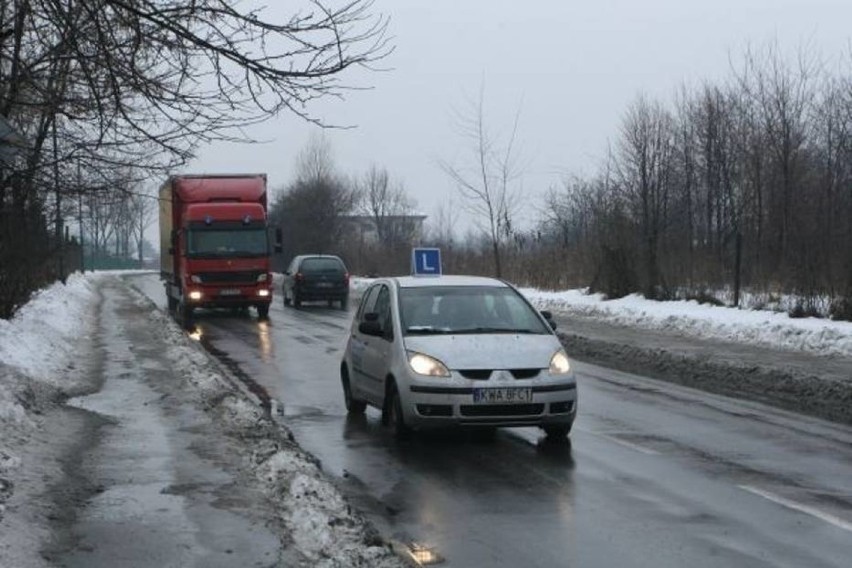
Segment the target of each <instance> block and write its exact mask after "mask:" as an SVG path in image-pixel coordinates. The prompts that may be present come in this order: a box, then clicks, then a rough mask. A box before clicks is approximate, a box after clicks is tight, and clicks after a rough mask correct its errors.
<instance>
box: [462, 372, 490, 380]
mask: <svg viewBox="0 0 852 568" xmlns="http://www.w3.org/2000/svg"><path fill="white" fill-rule="evenodd" d="M459 373H460V374H461V376H462V377H464V378H466V379H471V380H474V381H486V380H488V378H489V377H491V369H463V370H460V371H459Z"/></svg>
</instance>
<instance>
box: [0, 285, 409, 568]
mask: <svg viewBox="0 0 852 568" xmlns="http://www.w3.org/2000/svg"><path fill="white" fill-rule="evenodd" d="M114 274H115V273H102V272H99V273H96V274H86V275H84V276H83V275H79V274H76V275H74V276H72V277H71V278H69V280H68V283H67V284H66V285H62V284H59V283H57V284H54V285H52V286H50V287H48V288H46V289H44V290H42V291H40V292H39V293H37V294H36V295H35V296H34V297H33V299H32V300H31V301H30V302H29V303H28V304H27V305H25V306H23V307H22V308H21V309H20V310H19V312H18V313H17V314H16V316H15V317H14V318H12V319H11V320H8V321H6V320H0V522H3V514H4V503H5V502H6V501H7V500H8V499H9V497H10V496H11V494H12V491H13V488H14V485H13V483H12V479H14V477H15V475H14V473H15V470H16V469H18V468H20V466H21V462H22V460H25V459H28V457H27V456H25V455H20V456H18V455H15V454H14V453H13V452H12V451H10V450H9V447H8V446H6V444H4V441H7V440H12V439H13V438H14V439H16V440H17V446H18V448H19V450H20V449H21V448H23V447H25V446H26V444H25V440H26V439H27V437H28V435H29V433H30V432H31V431H32V430H33V429H34V428H37V427H38V421H37V418H36V417H35V415H34V412H38V411H39V409H38V403H37V401H35V399H38V398H39V397H43V398H44V400H45V401H48V400H49V401H53V400H55V395H56V394H64V395H69V394H77V392H75V391H78V390H79V389H80V388H82V387H84V386H86V385H85V384H84V378H85V373H81V372H75V371H79V370H80V369H77V367H78V366H80V365H79V362H77V361H76V359H77V356H78V355H79V339H80V338H81V337H91V336H92V334H93V333H94V332H95V331H96V330H95V326H96V325H97V321H98V320H97V310H96V309H95V305H96V304H97V302H98V299H99V294H98V285H99V282H98V280H99V279H102V278H109V277H114ZM131 292H132V293H133V295H134V298H135V300H134V301H135V302H136V303H138V304H139V305H140V306H143V307H146V308H151V311H150V315H149V317H150V318H151V319H152V320H153V321H154V322H155V323H157V324H158V325H157V327H158V329H159V330H160V333H162V335H163V339H164V340H165V342H166V344H167V345H168V346H169V347H168V351H167V357H168V358H169V359H170V360H171V361H172V362H173V364H174V368H175V369H176V370H178V371H179V374H181V375H182V376H184V377H186V380H187V384H188V385H189V386H191V388H192V389H193V390H194V391H195V392H196V393H197V395H198V397H199V399H200V402H201V404H202V405H203V407H204V408H206V409H207V410H208V411H210V412H211V413H212V414H213V416H214V418H215V419H216V420H217V421H218V422H219V423H220V424H223V426H224V429H225V431H226V432H227V433H228V435H234V436H237V437H238V438H239V439H240V440H241V442H242V447H244V451H245V456H244V461H245V464H246V468H247V471H249V472H251V475H252V477H254V478H255V479H256V480H257V482H258V484H259V486H260V487H261V489H262V490H263V491H264V493H265V494H266V495H267V496H268V498H269V499H270V500H271V501H272V502H273V503H274V504H275V509H276V510H277V511H278V512H279V513H278V514H279V517H280V520H281V522H282V524H283V526H284V527H285V528H286V529H287V532H288V533H289V534H288V535H287V538H288V540H289V541H290V542H292V543H294V545H295V546H294V548H296V549H297V550H298V552H299V553H300V554H301V555H302V556H303V557H304V558H305V559H306V562H307V564H306V565H310V566H325V567H329V568H331V567H344V566H346V567H348V566H363V567H367V566H371V567H372V566H376V567H379V568H390V567H394V568H396V567H401V566H405V564H404V563H403V562H402V561H401V560H400V559H399V557H397V556H396V555H395V554H394V553H393V551H392V550H391V548H390V547H389V546H388V545H387V544H385V543H383V542H382V541H381V539H380V538H378V536H377V535H376V534H375V532H374V531H373V530H372V529H371V528H370V526H369V524H368V523H367V522H366V521H365V520H364V519H363V518H362V517H361V516H360V515H359V514H358V513H357V512H356V511H353V510H352V509H351V508H350V507H349V505H348V504H347V503H346V501H345V499H344V498H343V497H342V495H341V494H340V492H339V491H338V490H337V488H336V487H335V486H334V485H333V484H332V483H331V482H330V481H329V480H327V479H326V477H325V475H324V474H323V472H322V470H321V468H320V466H319V465H318V464H317V463H316V462H315V460H313V458H312V457H311V456H310V455H309V454H307V453H305V452H304V451H303V450H302V449H301V448H300V447H299V446H298V445H297V444H296V443H295V442H294V441H293V438H292V434H290V433H289V431H287V429H286V428H285V427H284V426H282V425H280V424H276V423H275V422H273V421H272V419H271V418H269V416H268V415H267V414H266V413H264V412H263V411H262V410H261V409H260V408H259V407H258V406H257V405H256V404H254V403H252V402H250V401H249V400H248V399H247V398H246V396H245V395H244V394H243V393H241V392H240V391H239V390H237V389H235V387H234V381H233V380H232V379H229V378H228V377H227V376H226V374H225V373H226V371H225V370H224V369H223V368H222V367H221V366H220V365H218V363H216V362H215V360H214V359H213V358H212V357H211V356H210V355H208V354H207V353H206V352H205V351H204V350H203V349H201V348H200V347H199V345H198V344H197V343H196V342H195V341H193V340H192V339H190V338H189V337H188V336H187V335H186V334H185V333H184V332H183V331H182V330H181V329H180V328H179V327H178V326H177V325H176V324H175V323H174V322H173V321H172V319H171V318H170V317H169V316H168V315H166V314H164V313H163V312H161V311H159V310H157V309H154V307H153V305H152V303H151V301H150V300H149V299H148V298H146V297H145V296H144V295H143V294H142V293H141V292H138V291H136V290H134V289H131ZM41 391H46V392H47V394H44V393H42V392H41ZM34 393H36V394H34ZM22 441H23V442H22ZM9 520H10V519H6V521H9ZM11 520H14V521H15V523H13V525H14V526H11V525H9V523H8V522H6V523H4V524H5V526H4V527H3V530H5V531H6V534H5V536H6V537H9V538H10V539H11V541H14V540H15V538H14V537H15V536H16V535H14V534H10V533H9V531H11V532H13V533H15V532H20V533H25V532H27V530H28V527H27V526H26V525H25V522H26V521H25V520H24V519H17V520H16V519H11ZM21 523H24V524H21ZM19 540H20V539H19ZM11 541H10V542H11Z"/></svg>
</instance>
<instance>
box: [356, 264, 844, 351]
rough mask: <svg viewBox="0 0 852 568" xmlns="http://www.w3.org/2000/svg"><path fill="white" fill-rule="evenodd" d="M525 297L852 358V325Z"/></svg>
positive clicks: (620, 320) (630, 301)
mask: <svg viewBox="0 0 852 568" xmlns="http://www.w3.org/2000/svg"><path fill="white" fill-rule="evenodd" d="M373 281H374V279H372V278H353V279H352V289H353V291H355V292H357V293H360V292H363V291H364V290H365V289H366V288H367V286H369V285H370V283H372V282H373ZM520 291H521V293H522V294H524V296H526V297H527V299H529V300H530V302H531V303H532V304H533V305H534V306H535V307H537V308H538V309H541V310H551V311H553V312H557V313H560V314H564V315H566V316H572V315H573V316H580V317H584V318H590V319H596V320H600V321H602V322H604V323H609V324H613V325H618V326H624V327H633V328H638V329H647V330H659V331H664V332H671V333H677V334H680V335H684V336H691V337H697V338H708V339H719V340H722V341H730V342H736V343H749V344H753V345H761V346H766V347H772V348H775V349H783V350H790V351H803V352H807V353H813V354H817V355H834V356H839V357H852V322H843V321H832V320H828V319H819V318H801V319H796V318H791V317H789V316H788V315H787V314H786V313H778V312H774V311H768V310H740V309H737V308H728V307H720V306H711V305H707V304H699V303H698V302H696V301H694V300H678V301H670V302H660V301H655V300H646V299H645V298H644V297H642V296H640V295H638V294H632V295H630V296H626V297H624V298H619V299H617V300H605V299H604V297H603V295H601V294H588V293H586V291H585V290H565V291H556V292H550V291H544V290H538V289H535V288H521V289H520Z"/></svg>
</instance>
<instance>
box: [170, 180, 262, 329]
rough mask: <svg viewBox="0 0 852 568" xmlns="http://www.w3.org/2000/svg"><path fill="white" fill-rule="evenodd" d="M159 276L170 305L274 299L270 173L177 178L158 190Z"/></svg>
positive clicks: (189, 310)
mask: <svg viewBox="0 0 852 568" xmlns="http://www.w3.org/2000/svg"><path fill="white" fill-rule="evenodd" d="M160 229H161V258H162V266H161V275H162V278H163V281H164V283H165V287H166V295H167V297H168V303H169V309H170V310H172V311H175V312H176V313H177V315H178V316H179V317H181V318H182V319H183V320H184V322H189V321H191V320H192V317H193V314H194V312H195V310H196V309H198V308H218V307H224V308H247V307H250V306H253V307H255V308H256V309H257V312H258V316H259V317H260V318H266V317H267V316H268V314H269V306H270V303H271V302H272V274H271V272H270V255H271V252H272V250H271V247H270V242H269V226H268V223H267V214H266V176H265V175H263V174H256V175H226V176H221V175H220V176H211V175H203V176H202V175H197V176H190V175H181V176H172V177H171V178H169V180H168V181H167V182H166V183H165V184H164V185H163V187H162V188H161V191H160Z"/></svg>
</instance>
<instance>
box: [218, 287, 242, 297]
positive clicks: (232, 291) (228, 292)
mask: <svg viewBox="0 0 852 568" xmlns="http://www.w3.org/2000/svg"><path fill="white" fill-rule="evenodd" d="M240 294H241V292H240V289H239V288H225V289H223V290H219V295H220V296H239V295H240Z"/></svg>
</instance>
